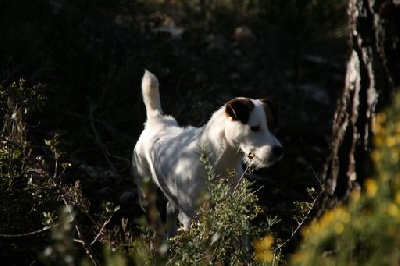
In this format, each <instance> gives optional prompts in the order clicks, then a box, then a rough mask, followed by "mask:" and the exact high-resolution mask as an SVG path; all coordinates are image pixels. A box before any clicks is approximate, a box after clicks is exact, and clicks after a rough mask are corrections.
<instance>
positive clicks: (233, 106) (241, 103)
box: [225, 98, 254, 124]
mask: <svg viewBox="0 0 400 266" xmlns="http://www.w3.org/2000/svg"><path fill="white" fill-rule="evenodd" d="M253 109H254V103H253V102H252V101H251V100H250V99H247V98H236V99H232V100H230V101H229V102H227V103H226V105H225V115H226V117H228V119H231V120H234V121H235V120H239V121H240V122H242V124H246V123H247V121H249V117H250V112H251V111H253Z"/></svg>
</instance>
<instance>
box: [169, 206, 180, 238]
mask: <svg viewBox="0 0 400 266" xmlns="http://www.w3.org/2000/svg"><path fill="white" fill-rule="evenodd" d="M177 218H178V210H177V208H176V205H175V203H173V202H171V201H168V203H167V235H168V238H171V237H174V236H175V235H176V232H177V225H176V223H177Z"/></svg>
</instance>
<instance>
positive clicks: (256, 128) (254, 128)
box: [250, 126, 261, 132]
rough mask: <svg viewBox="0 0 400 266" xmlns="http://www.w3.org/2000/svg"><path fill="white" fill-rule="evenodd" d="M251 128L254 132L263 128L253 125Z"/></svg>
mask: <svg viewBox="0 0 400 266" xmlns="http://www.w3.org/2000/svg"><path fill="white" fill-rule="evenodd" d="M250 130H251V131H253V132H258V131H260V130H261V128H260V126H251V127H250Z"/></svg>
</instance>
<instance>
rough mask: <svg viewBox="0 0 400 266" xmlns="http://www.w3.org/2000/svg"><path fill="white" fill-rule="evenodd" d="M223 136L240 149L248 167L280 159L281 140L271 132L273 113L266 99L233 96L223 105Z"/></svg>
mask: <svg viewBox="0 0 400 266" xmlns="http://www.w3.org/2000/svg"><path fill="white" fill-rule="evenodd" d="M225 115H226V119H225V137H226V140H227V141H228V142H229V143H230V144H231V145H233V146H235V147H238V148H240V150H241V151H242V152H243V153H244V154H245V156H244V158H245V161H246V163H247V164H249V165H250V166H251V167H255V168H261V167H268V166H271V165H272V164H274V163H275V162H277V161H278V160H280V159H281V158H282V155H283V149H282V145H281V143H280V142H279V141H278V140H277V139H276V137H275V136H274V134H273V129H274V126H275V122H276V117H275V112H274V109H273V108H272V106H271V103H270V102H269V101H268V100H266V99H259V100H254V99H249V98H235V99H233V100H230V101H229V102H227V103H226V105H225Z"/></svg>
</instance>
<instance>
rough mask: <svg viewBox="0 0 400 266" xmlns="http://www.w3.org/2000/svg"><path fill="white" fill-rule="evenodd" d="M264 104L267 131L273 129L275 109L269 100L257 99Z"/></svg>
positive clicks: (275, 119)
mask: <svg viewBox="0 0 400 266" xmlns="http://www.w3.org/2000/svg"><path fill="white" fill-rule="evenodd" d="M259 101H260V102H262V103H263V105H264V112H265V116H266V117H267V126H268V129H269V131H271V132H272V131H273V130H274V128H275V125H276V122H277V117H276V111H275V109H274V108H273V106H272V104H271V101H270V100H268V99H259Z"/></svg>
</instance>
